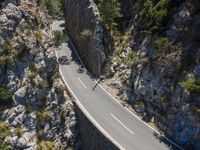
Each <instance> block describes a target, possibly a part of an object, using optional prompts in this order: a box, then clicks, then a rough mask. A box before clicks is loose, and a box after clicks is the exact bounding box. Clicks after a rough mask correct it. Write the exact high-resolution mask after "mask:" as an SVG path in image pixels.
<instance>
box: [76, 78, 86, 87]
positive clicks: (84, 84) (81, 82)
mask: <svg viewBox="0 0 200 150" xmlns="http://www.w3.org/2000/svg"><path fill="white" fill-rule="evenodd" d="M77 79H78V81H79V82H80V83H81V84H82V86H83V87H84V88H86V89H87V87H86V86H85V84H84V83H83V82H82V81H81V79H80V78H77Z"/></svg>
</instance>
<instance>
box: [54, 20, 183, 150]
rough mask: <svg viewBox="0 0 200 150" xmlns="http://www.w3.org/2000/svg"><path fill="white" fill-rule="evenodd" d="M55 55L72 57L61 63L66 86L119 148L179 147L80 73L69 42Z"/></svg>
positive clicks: (56, 26)
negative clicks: (68, 60)
mask: <svg viewBox="0 0 200 150" xmlns="http://www.w3.org/2000/svg"><path fill="white" fill-rule="evenodd" d="M63 23H64V21H55V22H54V23H53V25H52V29H53V30H60V31H62V30H63V27H61V26H60V25H61V24H63ZM56 55H57V58H58V59H59V58H60V59H62V58H63V59H65V58H66V57H67V58H68V59H70V58H72V62H71V63H70V64H67V63H60V73H61V75H62V78H63V80H64V81H65V84H66V86H67V87H68V88H69V90H70V92H71V93H72V95H73V96H74V98H75V101H76V103H77V104H78V106H79V107H80V108H81V109H82V111H83V112H84V114H85V115H86V116H87V117H88V118H89V119H90V121H91V122H92V123H93V124H94V125H95V126H96V127H97V128H98V129H99V130H100V131H101V132H102V133H103V134H104V135H105V136H106V137H107V138H108V139H109V140H111V141H112V142H113V143H114V144H115V145H116V146H118V147H119V149H123V150H169V149H182V148H181V147H179V146H178V145H176V144H175V143H174V142H172V141H171V140H169V139H167V138H166V137H163V136H162V135H160V134H159V133H158V132H157V131H156V130H154V129H153V128H151V127H150V126H148V125H147V124H146V123H145V122H143V121H142V120H141V119H140V118H138V117H137V116H136V115H135V114H133V113H131V112H130V111H128V110H127V109H126V108H124V107H123V106H122V105H121V104H119V102H117V101H116V100H115V99H114V98H113V97H112V96H111V95H110V94H109V93H108V92H107V91H105V90H104V89H103V88H102V87H101V86H100V85H98V84H97V82H96V81H95V80H93V78H92V77H91V76H90V75H89V73H87V71H84V72H81V71H80V68H81V67H82V68H83V70H86V69H84V64H82V62H81V60H80V59H79V56H78V55H77V52H76V50H75V49H74V47H73V45H72V44H68V43H65V44H63V45H62V46H61V48H60V49H59V50H57V51H56ZM63 61H64V62H67V61H66V60H63ZM63 61H62V60H61V62H63Z"/></svg>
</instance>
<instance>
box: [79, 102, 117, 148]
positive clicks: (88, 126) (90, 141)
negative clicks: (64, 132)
mask: <svg viewBox="0 0 200 150" xmlns="http://www.w3.org/2000/svg"><path fill="white" fill-rule="evenodd" d="M75 110H76V112H77V118H78V122H79V124H80V132H81V137H82V148H83V150H118V148H117V147H116V146H115V145H113V143H112V142H110V141H109V140H108V139H107V138H106V137H105V136H104V135H103V134H102V133H101V132H100V131H99V130H97V129H96V127H95V126H94V125H93V124H92V123H91V122H90V121H89V120H88V118H87V117H85V115H84V114H83V112H82V111H81V110H80V109H79V107H78V106H77V105H76V104H75Z"/></svg>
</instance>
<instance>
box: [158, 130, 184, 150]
mask: <svg viewBox="0 0 200 150" xmlns="http://www.w3.org/2000/svg"><path fill="white" fill-rule="evenodd" d="M154 136H155V138H156V139H157V140H159V142H160V143H164V144H165V145H166V146H167V147H168V149H169V150H182V149H181V148H179V147H178V146H176V145H175V144H173V143H172V142H170V141H169V140H167V138H168V137H166V136H161V135H160V134H158V133H156V132H154ZM185 150H186V149H185Z"/></svg>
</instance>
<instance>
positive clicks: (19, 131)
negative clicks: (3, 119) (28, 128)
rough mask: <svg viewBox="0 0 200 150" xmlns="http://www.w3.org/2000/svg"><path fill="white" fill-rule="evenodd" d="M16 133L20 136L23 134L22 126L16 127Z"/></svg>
mask: <svg viewBox="0 0 200 150" xmlns="http://www.w3.org/2000/svg"><path fill="white" fill-rule="evenodd" d="M15 130H16V135H17V136H18V137H19V138H20V137H22V135H23V134H24V131H23V129H22V128H16V129H15Z"/></svg>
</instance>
